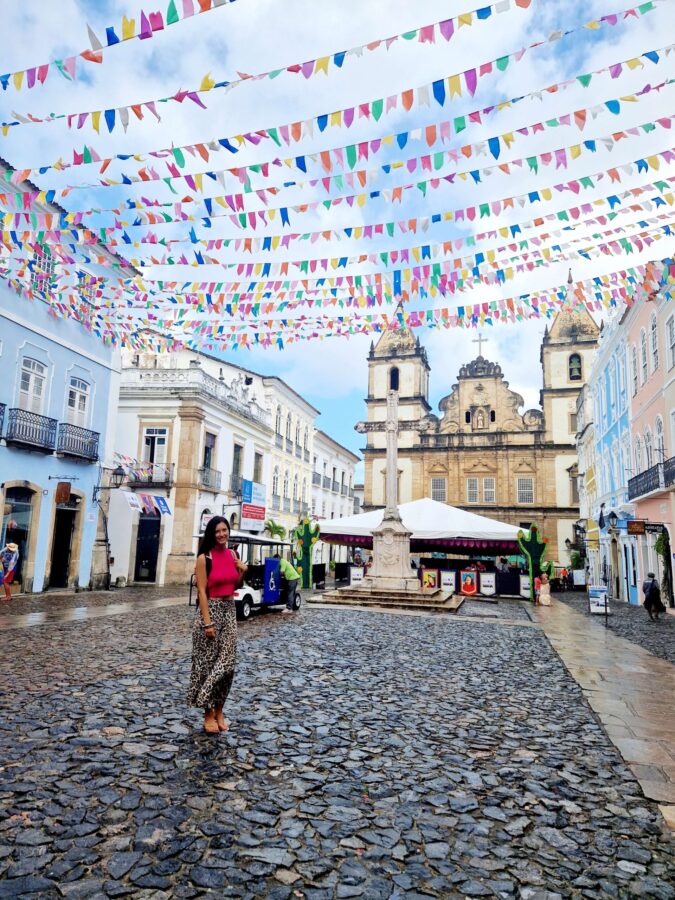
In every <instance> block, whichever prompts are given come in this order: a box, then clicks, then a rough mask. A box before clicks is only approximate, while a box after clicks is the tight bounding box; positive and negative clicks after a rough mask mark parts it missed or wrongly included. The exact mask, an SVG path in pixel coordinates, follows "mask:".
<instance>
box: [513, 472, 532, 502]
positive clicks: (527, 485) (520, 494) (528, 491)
mask: <svg viewBox="0 0 675 900" xmlns="http://www.w3.org/2000/svg"><path fill="white" fill-rule="evenodd" d="M516 496H517V502H518V503H534V479H533V478H518V480H517V482H516Z"/></svg>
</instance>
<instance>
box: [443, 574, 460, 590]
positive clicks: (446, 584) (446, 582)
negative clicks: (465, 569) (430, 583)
mask: <svg viewBox="0 0 675 900" xmlns="http://www.w3.org/2000/svg"><path fill="white" fill-rule="evenodd" d="M441 589H442V590H444V591H449V592H450V593H452V594H454V593H455V591H456V590H457V572H441Z"/></svg>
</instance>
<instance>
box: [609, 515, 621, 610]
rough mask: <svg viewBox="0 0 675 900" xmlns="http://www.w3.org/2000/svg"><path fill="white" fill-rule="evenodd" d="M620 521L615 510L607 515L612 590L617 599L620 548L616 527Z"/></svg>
mask: <svg viewBox="0 0 675 900" xmlns="http://www.w3.org/2000/svg"><path fill="white" fill-rule="evenodd" d="M618 521H619V517H618V516H617V514H616V513H615V512H614V510H612V511H611V512H610V513H609V515H608V516H607V524H608V525H609V528H608V529H607V533H608V534H609V535H610V538H611V553H612V559H611V565H612V591H613V595H614V597H616V599H618V598H619V550H618V546H617V540H616V539H617V537H618V534H619V529H618V528H617V527H616V524H617V522H618Z"/></svg>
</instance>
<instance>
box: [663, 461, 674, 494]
mask: <svg viewBox="0 0 675 900" xmlns="http://www.w3.org/2000/svg"><path fill="white" fill-rule="evenodd" d="M663 481H664V483H665V485H666V487H669V486H670V485H671V484H675V456H671V457H670V459H667V460H666V461H665V462H664V464H663Z"/></svg>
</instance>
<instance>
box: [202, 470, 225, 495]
mask: <svg viewBox="0 0 675 900" xmlns="http://www.w3.org/2000/svg"><path fill="white" fill-rule="evenodd" d="M222 482H223V473H222V472H219V471H218V469H210V468H209V467H208V466H202V467H201V469H200V470H199V483H200V484H201V486H202V487H205V488H206V489H207V490H209V491H219V490H220V486H221V484H222Z"/></svg>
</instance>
